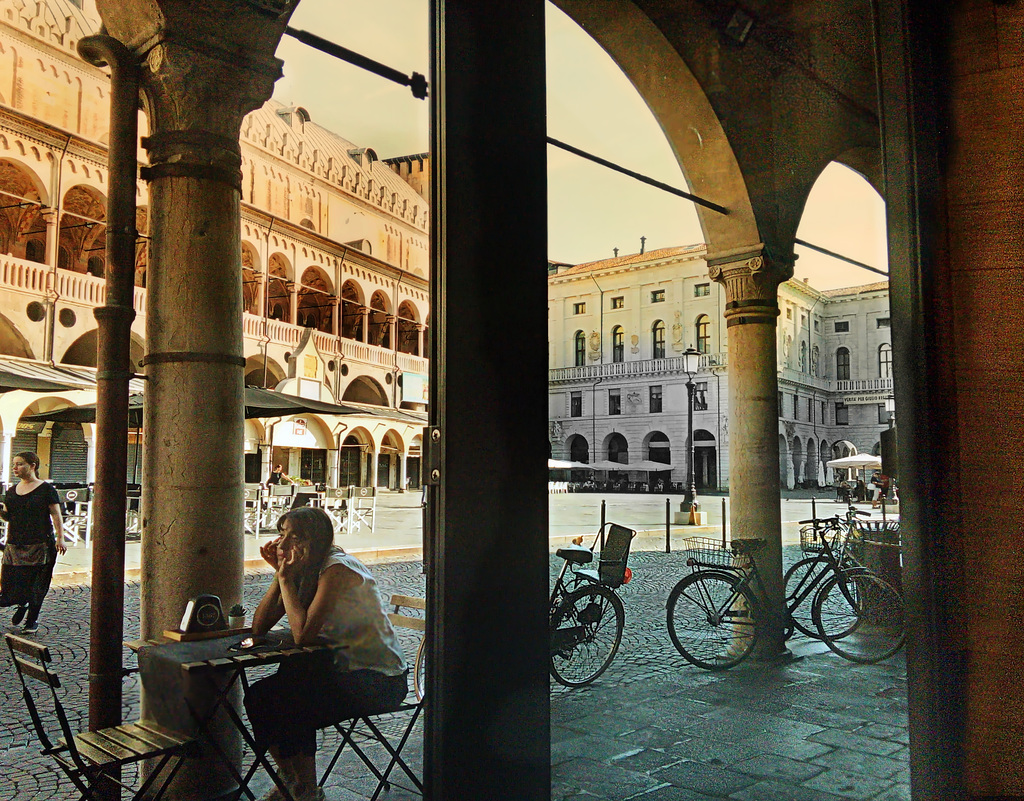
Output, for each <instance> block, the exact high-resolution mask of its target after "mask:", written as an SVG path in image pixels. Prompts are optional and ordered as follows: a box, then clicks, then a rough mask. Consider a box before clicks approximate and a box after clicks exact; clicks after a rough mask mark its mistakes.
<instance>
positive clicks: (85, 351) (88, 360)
mask: <svg viewBox="0 0 1024 801" xmlns="http://www.w3.org/2000/svg"><path fill="white" fill-rule="evenodd" d="M96 344H97V331H96V329H95V328H93V329H92V330H91V331H86V332H85V333H84V334H82V335H81V336H80V337H79V338H78V339H76V340H75V341H74V342H72V343H71V344H70V345H69V346H68V348H67V349H66V350H65V351H64V355H63V356H61V358H60V363H61V364H77V365H79V366H81V367H95V366H96ZM129 347H130V351H129V353H130V355H129V358H130V359H131V365H130V366H131V368H132V369H133V370H137V369H138V368H139V367H140V366H141V362H142V359H143V357H144V356H145V355H146V345H145V343H144V342H143V341H142V339H140V338H139V336H138V335H137V334H135V333H134V332H132V335H131V343H130V346H129Z"/></svg>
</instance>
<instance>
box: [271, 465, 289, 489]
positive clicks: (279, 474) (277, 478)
mask: <svg viewBox="0 0 1024 801" xmlns="http://www.w3.org/2000/svg"><path fill="white" fill-rule="evenodd" d="M267 483H268V484H291V483H292V479H291V476H289V475H287V474H286V473H285V472H284V469H283V468H282V467H281V465H275V466H274V469H273V470H271V471H270V478H268V479H267Z"/></svg>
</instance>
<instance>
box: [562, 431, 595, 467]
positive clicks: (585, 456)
mask: <svg viewBox="0 0 1024 801" xmlns="http://www.w3.org/2000/svg"><path fill="white" fill-rule="evenodd" d="M565 447H566V453H567V454H568V455H569V459H570V460H571V461H573V462H582V463H584V464H590V443H589V442H588V441H587V438H586V437H585V436H583V435H582V434H573V435H572V436H571V437H569V439H568V440H567V441H566V443H565Z"/></svg>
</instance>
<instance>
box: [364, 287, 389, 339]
mask: <svg viewBox="0 0 1024 801" xmlns="http://www.w3.org/2000/svg"><path fill="white" fill-rule="evenodd" d="M367 327H368V328H369V333H370V344H371V345H377V346H378V347H381V348H390V347H391V302H390V300H389V299H388V296H387V295H386V294H384V293H383V292H381V291H380V290H377V291H376V292H374V293H373V296H372V297H371V298H370V316H369V320H368V323H367Z"/></svg>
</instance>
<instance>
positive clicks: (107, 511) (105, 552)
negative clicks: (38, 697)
mask: <svg viewBox="0 0 1024 801" xmlns="http://www.w3.org/2000/svg"><path fill="white" fill-rule="evenodd" d="M78 52H79V53H80V54H81V56H82V58H83V59H85V60H86V61H88V62H89V63H90V64H94V65H98V66H102V65H109V67H110V147H109V151H108V157H107V158H108V162H107V165H108V170H109V185H108V188H109V192H108V194H107V222H108V228H107V253H106V255H107V266H106V289H107V292H106V302H105V304H104V305H103V306H100V307H98V308H96V310H95V311H94V314H95V316H96V328H97V353H96V367H97V369H96V484H95V490H96V496H95V500H94V502H93V521H94V524H93V526H94V528H93V546H92V547H93V550H92V609H91V615H90V634H89V728H90V729H92V730H94V731H95V730H97V729H104V728H108V727H110V726H117V725H120V723H121V700H122V699H121V680H122V678H123V676H122V663H121V642H122V641H123V639H124V553H125V542H124V535H125V514H126V507H127V497H126V495H125V487H126V484H127V481H128V382H129V381H130V380H131V378H132V376H133V375H134V374H135V370H134V365H133V364H132V363H131V325H132V320H134V319H135V308H134V295H135V240H136V231H135V192H136V181H137V172H138V158H137V155H136V153H137V148H138V113H139V67H138V62H137V60H136V58H135V56H134V55H133V54H132V53H131V52H130V51H129V50H128V48H126V47H125V46H124V45H123V44H121V42H119V41H117V40H116V39H114V38H112V37H110V36H102V35H101V36H87V37H85V38H84V39H82V40H81V41H79V43H78ZM109 775H110V776H111V778H114V779H117V778H119V777H120V771H119V770H117V769H114V770H112V771H110V773H109ZM103 797H104V798H118V797H120V790H119V789H118V787H117V785H115V784H113V783H112V782H107V783H106V784H105V789H104V791H103Z"/></svg>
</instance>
